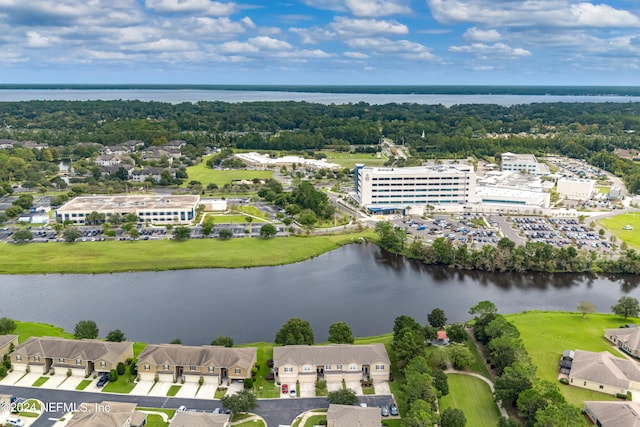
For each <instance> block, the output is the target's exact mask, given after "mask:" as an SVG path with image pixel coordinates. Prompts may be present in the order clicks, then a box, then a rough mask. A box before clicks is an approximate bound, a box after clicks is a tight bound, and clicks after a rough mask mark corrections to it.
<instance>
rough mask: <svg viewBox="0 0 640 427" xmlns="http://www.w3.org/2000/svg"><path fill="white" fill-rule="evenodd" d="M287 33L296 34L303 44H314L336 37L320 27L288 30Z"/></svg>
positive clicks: (331, 32)
mask: <svg viewBox="0 0 640 427" xmlns="http://www.w3.org/2000/svg"><path fill="white" fill-rule="evenodd" d="M289 31H290V32H292V33H294V34H297V35H298V36H300V38H301V39H302V43H304V44H316V43H320V42H323V41H327V40H332V39H334V38H335V37H336V34H335V33H334V32H333V31H329V30H327V29H324V28H320V27H312V28H289Z"/></svg>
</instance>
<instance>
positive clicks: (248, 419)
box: [231, 414, 267, 426]
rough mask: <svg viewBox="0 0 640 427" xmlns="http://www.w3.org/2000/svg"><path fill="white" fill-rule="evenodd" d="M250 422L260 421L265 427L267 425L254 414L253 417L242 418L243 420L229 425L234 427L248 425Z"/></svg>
mask: <svg viewBox="0 0 640 427" xmlns="http://www.w3.org/2000/svg"><path fill="white" fill-rule="evenodd" d="M250 421H262V422H263V424H264V425H265V426H266V425H267V423H266V422H265V421H264V418H262V417H261V416H260V415H256V414H253V415H251V416H250V417H247V418H243V419H241V420H239V421H234V422H232V423H231V425H232V426H235V425H237V424H243V423H248V422H250Z"/></svg>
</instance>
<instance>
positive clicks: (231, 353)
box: [138, 344, 257, 384]
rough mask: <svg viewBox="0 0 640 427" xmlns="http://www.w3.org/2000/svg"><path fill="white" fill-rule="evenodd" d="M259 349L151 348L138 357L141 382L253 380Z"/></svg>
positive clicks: (159, 345)
mask: <svg viewBox="0 0 640 427" xmlns="http://www.w3.org/2000/svg"><path fill="white" fill-rule="evenodd" d="M256 355H257V349H256V348H255V347H246V348H228V347H221V346H212V345H204V346H199V347H198V346H185V345H176V344H152V345H148V346H147V347H146V348H145V349H144V350H143V351H142V353H140V355H139V356H138V375H139V376H140V379H141V380H152V381H153V380H155V379H156V378H157V379H158V380H159V381H167V382H176V381H178V380H184V381H185V382H199V381H200V379H201V378H202V380H203V381H204V382H205V383H207V384H222V383H226V384H228V383H230V382H231V381H232V380H243V379H245V378H250V377H251V369H252V368H253V366H254V365H255V363H256Z"/></svg>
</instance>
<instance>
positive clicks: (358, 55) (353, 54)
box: [343, 52, 369, 59]
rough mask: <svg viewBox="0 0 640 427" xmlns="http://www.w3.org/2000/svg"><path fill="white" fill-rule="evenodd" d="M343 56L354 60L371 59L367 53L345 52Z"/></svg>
mask: <svg viewBox="0 0 640 427" xmlns="http://www.w3.org/2000/svg"><path fill="white" fill-rule="evenodd" d="M343 55H344V56H346V57H347V58H354V59H367V58H369V55H367V54H366V53H362V52H345V53H344V54H343Z"/></svg>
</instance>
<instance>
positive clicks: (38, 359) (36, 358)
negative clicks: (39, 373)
mask: <svg viewBox="0 0 640 427" xmlns="http://www.w3.org/2000/svg"><path fill="white" fill-rule="evenodd" d="M18 357H20V356H18ZM18 360H20V359H18ZM33 360H34V361H35V362H39V361H40V356H33Z"/></svg>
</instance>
